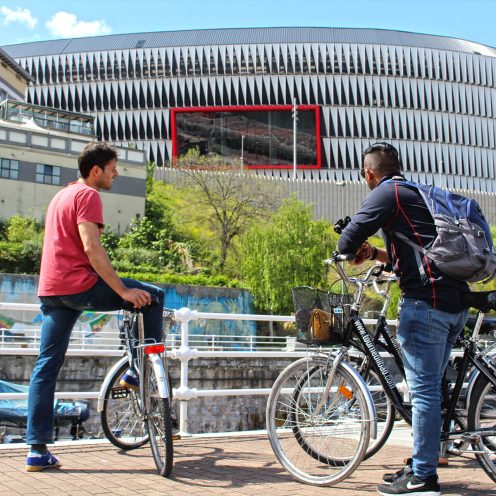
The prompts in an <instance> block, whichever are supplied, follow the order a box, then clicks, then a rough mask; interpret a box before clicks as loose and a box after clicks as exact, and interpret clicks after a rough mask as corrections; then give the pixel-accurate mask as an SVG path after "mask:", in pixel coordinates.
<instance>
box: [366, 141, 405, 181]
mask: <svg viewBox="0 0 496 496" xmlns="http://www.w3.org/2000/svg"><path fill="white" fill-rule="evenodd" d="M372 154H373V155H374V158H375V159H376V160H374V162H373V164H374V166H373V170H376V171H377V172H380V173H381V174H383V175H386V174H394V173H401V169H402V167H401V160H400V156H399V153H398V150H397V149H396V148H395V147H394V146H393V145H391V144H389V143H386V142H384V141H380V142H378V143H374V144H373V145H370V146H369V147H368V148H366V149H365V150H364V152H363V159H365V156H366V155H372Z"/></svg>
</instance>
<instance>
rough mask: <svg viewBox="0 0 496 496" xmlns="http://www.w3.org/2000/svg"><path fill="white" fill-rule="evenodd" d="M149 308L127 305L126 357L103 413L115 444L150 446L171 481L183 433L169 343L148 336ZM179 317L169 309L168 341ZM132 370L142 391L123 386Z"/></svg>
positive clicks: (102, 401) (108, 386)
mask: <svg viewBox="0 0 496 496" xmlns="http://www.w3.org/2000/svg"><path fill="white" fill-rule="evenodd" d="M157 303H158V299H156V298H154V297H153V296H152V305H156V304H157ZM147 308H148V307H143V308H139V309H135V308H133V307H132V306H131V304H126V305H124V308H123V318H122V326H121V338H122V341H123V343H124V345H125V350H126V354H125V355H124V356H123V357H122V358H121V359H120V360H119V361H118V362H117V363H116V364H115V365H114V366H113V367H112V368H111V369H110V371H109V372H108V374H107V376H106V377H105V379H104V381H103V384H102V387H101V390H100V394H99V397H98V405H97V410H98V412H100V415H101V422H102V428H103V431H104V433H105V435H106V437H107V438H108V439H109V440H110V442H111V443H112V444H114V445H115V446H117V447H118V448H121V449H123V450H130V449H136V448H139V447H141V446H143V445H144V444H146V443H147V442H148V441H149V442H150V445H151V450H152V454H153V459H154V461H155V465H156V467H157V472H158V473H159V474H160V475H161V476H163V477H167V476H168V475H169V474H170V473H171V471H172V465H173V428H177V419H175V412H174V411H173V410H172V409H171V401H172V386H171V382H170V376H169V371H168V364H167V358H166V353H165V344H164V342H161V343H157V342H155V341H152V340H148V339H145V337H144V324H143V312H145V311H146V309H147ZM173 315H174V311H173V310H169V309H166V308H164V311H163V325H162V327H163V335H164V340H165V336H166V334H167V330H168V328H169V327H170V326H171V325H172V324H173V322H174V320H173ZM134 331H136V334H135V332H134ZM131 367H132V368H133V369H134V370H136V371H137V373H138V377H139V389H138V390H137V391H135V390H133V389H131V388H127V387H123V386H121V385H120V384H119V381H120V379H121V377H122V376H123V375H124V373H125V372H126V371H127V370H128V369H129V368H131Z"/></svg>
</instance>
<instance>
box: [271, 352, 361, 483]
mask: <svg viewBox="0 0 496 496" xmlns="http://www.w3.org/2000/svg"><path fill="white" fill-rule="evenodd" d="M351 370H353V369H351ZM328 373H329V363H328V360H327V358H326V357H322V356H314V357H309V358H302V359H300V360H297V361H296V362H294V363H293V364H291V365H290V366H288V367H287V368H286V369H284V370H283V371H282V373H281V374H280V375H279V377H278V378H277V379H276V381H275V383H274V386H273V388H272V391H271V393H270V395H269V399H268V402H267V410H266V422H267V432H268V435H269V440H270V443H271V446H272V449H273V451H274V454H275V455H276V457H277V459H278V460H279V462H280V463H281V464H282V465H283V467H284V468H285V469H286V470H287V471H288V472H289V473H290V474H291V476H292V477H293V478H295V479H296V480H298V481H300V482H304V483H306V484H311V485H316V486H330V485H333V484H337V483H338V482H340V481H341V480H343V479H345V478H346V477H348V476H349V475H350V474H351V473H352V472H353V471H354V470H355V469H356V468H357V467H358V465H359V464H360V462H361V461H362V459H363V456H364V454H365V451H366V449H367V444H368V441H369V438H370V411H369V408H368V404H367V402H366V399H365V396H364V393H363V391H362V388H361V385H360V381H359V380H358V379H357V378H355V377H354V371H350V370H349V369H348V368H346V367H345V366H344V365H343V364H341V365H339V366H338V368H337V370H336V375H335V377H334V381H333V384H332V387H331V390H330V392H329V396H328V398H327V399H326V402H325V406H324V407H323V409H321V412H322V413H320V412H319V415H317V416H314V417H313V418H312V409H313V410H315V407H316V405H317V404H318V403H319V402H320V399H321V397H322V392H323V390H324V388H325V384H326V381H327V376H328V375H327V374H328ZM309 374H311V375H309ZM357 374H358V373H357ZM305 376H306V378H304V377H305ZM343 393H344V394H343ZM345 395H346V396H348V397H345Z"/></svg>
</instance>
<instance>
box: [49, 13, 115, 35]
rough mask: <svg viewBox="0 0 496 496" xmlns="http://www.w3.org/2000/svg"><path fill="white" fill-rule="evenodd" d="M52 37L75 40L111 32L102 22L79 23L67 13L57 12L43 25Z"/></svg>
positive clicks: (73, 16) (72, 15)
mask: <svg viewBox="0 0 496 496" xmlns="http://www.w3.org/2000/svg"><path fill="white" fill-rule="evenodd" d="M45 26H46V27H47V29H48V31H50V33H51V34H52V35H54V36H61V37H63V38H77V37H81V36H98V35H102V34H109V33H111V32H112V29H111V28H110V26H108V25H107V23H106V22H105V21H103V20H101V21H99V20H97V21H80V20H78V18H77V17H76V16H75V15H74V14H70V13H69V12H63V11H61V12H57V13H56V14H54V15H53V16H52V17H51V18H50V19H49V20H48V21H47V22H46V24H45Z"/></svg>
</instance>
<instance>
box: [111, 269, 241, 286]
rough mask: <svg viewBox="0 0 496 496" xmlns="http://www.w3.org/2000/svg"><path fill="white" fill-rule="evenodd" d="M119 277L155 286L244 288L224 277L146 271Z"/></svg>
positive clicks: (125, 272) (128, 273)
mask: <svg viewBox="0 0 496 496" xmlns="http://www.w3.org/2000/svg"><path fill="white" fill-rule="evenodd" d="M119 276H120V277H128V278H131V279H137V280H138V281H143V282H150V283H152V284H153V283H155V284H182V285H184V286H210V287H214V288H242V289H246V286H245V285H244V284H242V282H240V281H238V280H237V279H229V278H227V277H224V276H206V275H203V274H188V275H184V274H169V273H165V272H162V273H155V272H147V271H119Z"/></svg>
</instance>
